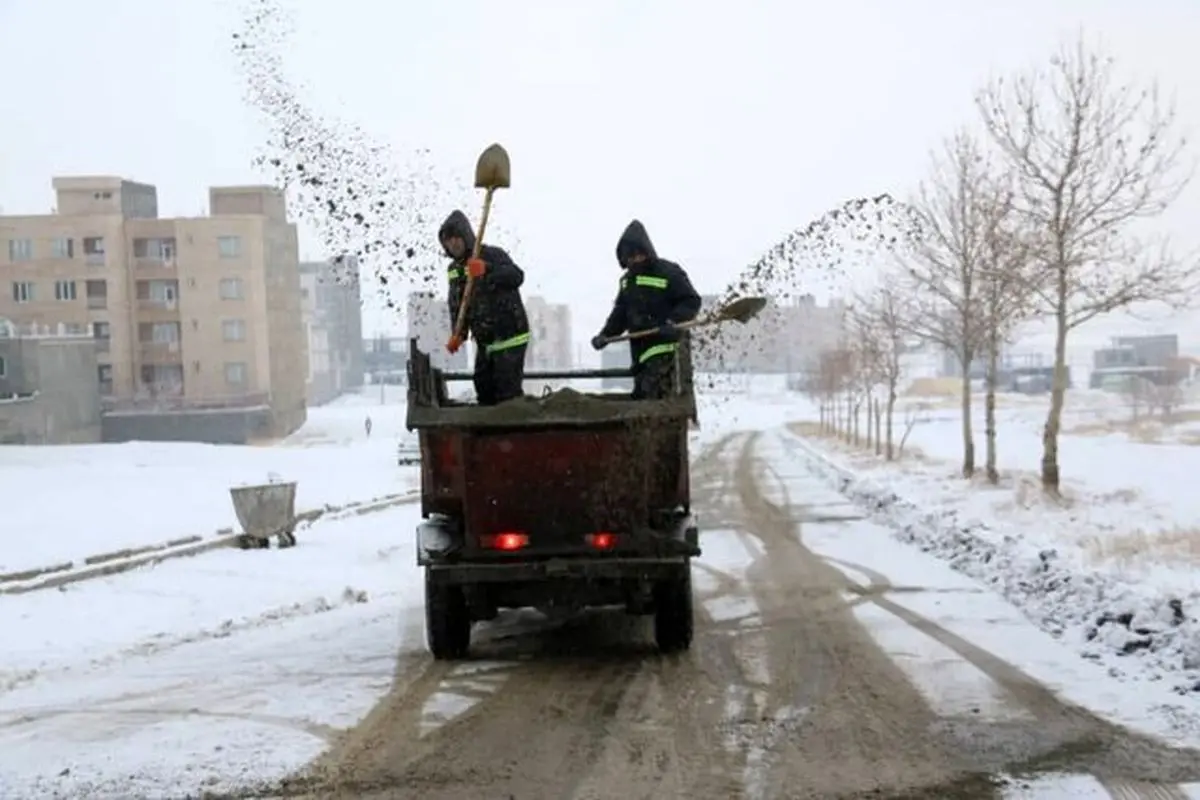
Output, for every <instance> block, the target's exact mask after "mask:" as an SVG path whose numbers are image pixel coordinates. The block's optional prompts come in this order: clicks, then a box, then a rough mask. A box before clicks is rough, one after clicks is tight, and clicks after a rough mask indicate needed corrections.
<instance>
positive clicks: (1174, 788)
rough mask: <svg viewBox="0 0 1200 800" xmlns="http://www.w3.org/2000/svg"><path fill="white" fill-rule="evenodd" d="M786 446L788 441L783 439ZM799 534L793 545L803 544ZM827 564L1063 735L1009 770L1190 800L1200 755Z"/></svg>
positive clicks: (1132, 797)
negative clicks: (1082, 703)
mask: <svg viewBox="0 0 1200 800" xmlns="http://www.w3.org/2000/svg"><path fill="white" fill-rule="evenodd" d="M755 438H756V439H757V438H758V437H755ZM783 441H784V442H785V443H786V441H787V440H786V439H784V440H783ZM785 506H786V504H785ZM799 533H800V532H799V531H798V532H797V539H796V541H797V543H798V546H801V547H803V544H802V538H801V537H800V536H799ZM828 560H829V561H836V563H838V564H840V565H842V566H844V567H847V568H849V569H851V570H853V571H854V572H856V573H858V574H860V575H862V576H864V577H865V578H867V580H868V586H867V587H866V589H865V593H864V592H863V590H856V588H855V584H854V582H853V581H851V580H850V579H849V578H846V583H847V586H846V589H847V591H848V592H852V593H857V594H858V595H859V597H858V600H859V601H860V602H869V603H872V604H874V605H875V606H877V607H879V608H880V609H882V610H884V611H887V612H888V613H890V614H892V615H893V616H895V617H896V618H898V619H900V620H902V621H903V622H904V623H906V624H907V625H909V626H910V627H912V628H913V629H915V630H917V631H920V632H921V633H923V634H925V635H927V636H929V637H930V638H931V639H933V640H935V641H937V642H938V643H939V644H941V645H943V646H945V647H947V648H948V649H950V650H951V651H953V652H954V653H956V654H957V655H958V656H959V657H960V658H961V659H963V660H964V661H965V662H967V663H969V664H971V665H972V666H974V667H975V668H976V669H978V670H979V671H980V672H982V673H983V674H985V675H986V676H988V677H989V678H990V679H991V680H992V681H994V682H995V683H996V685H997V686H999V687H1000V688H1002V689H1003V690H1004V691H1005V692H1006V693H1007V694H1009V695H1010V696H1011V697H1012V698H1013V699H1014V700H1015V701H1016V702H1018V703H1020V704H1021V705H1022V706H1023V707H1024V708H1025V709H1026V710H1027V711H1028V712H1029V713H1030V714H1031V715H1032V716H1033V717H1034V718H1035V719H1036V720H1037V723H1038V726H1039V727H1041V728H1042V729H1044V730H1052V731H1055V732H1056V733H1058V734H1060V735H1062V736H1063V743H1062V744H1061V745H1060V746H1059V747H1058V748H1055V749H1054V750H1052V751H1050V752H1048V753H1045V754H1043V755H1040V756H1033V757H1030V758H1027V759H1022V760H1018V761H1016V762H1015V763H1012V764H1010V765H1008V770H1009V771H1010V772H1013V773H1016V774H1021V773H1022V772H1040V771H1043V770H1047V769H1063V768H1066V769H1065V770H1064V771H1067V770H1069V771H1077V770H1080V769H1082V770H1083V771H1084V773H1085V774H1088V775H1091V776H1093V777H1094V778H1095V779H1096V780H1097V781H1099V783H1100V784H1101V785H1102V786H1103V787H1104V788H1105V790H1106V791H1107V792H1108V793H1109V794H1110V795H1112V796H1113V797H1114V798H1119V799H1120V800H1187V799H1188V797H1189V795H1188V793H1187V792H1186V791H1185V790H1184V789H1183V788H1182V787H1181V786H1179V783H1181V782H1190V781H1196V780H1197V779H1200V753H1197V752H1195V751H1185V750H1176V749H1172V748H1168V747H1166V746H1164V745H1162V744H1160V743H1159V742H1157V741H1155V740H1154V739H1152V738H1151V737H1148V736H1143V735H1140V734H1137V733H1135V732H1132V731H1128V730H1126V729H1123V728H1121V727H1120V726H1117V725H1114V724H1112V723H1110V722H1108V721H1106V720H1103V719H1101V718H1100V717H1098V716H1096V715H1095V714H1093V713H1092V712H1090V711H1088V710H1086V709H1084V708H1082V707H1079V706H1076V705H1073V704H1071V703H1068V702H1066V701H1064V700H1062V699H1061V698H1059V697H1058V696H1057V695H1056V694H1055V693H1054V692H1052V691H1051V690H1050V689H1048V688H1047V687H1045V686H1044V685H1042V684H1041V683H1039V682H1038V681H1036V680H1035V679H1033V678H1032V677H1031V676H1029V675H1028V674H1026V673H1024V672H1023V671H1022V670H1020V669H1019V668H1017V667H1016V666H1014V665H1012V664H1010V663H1008V662H1007V661H1004V660H1003V659H1001V658H1000V657H998V656H997V655H995V654H994V653H991V652H988V651H986V650H984V649H983V648H981V647H979V646H978V645H975V644H974V643H972V642H970V641H968V640H966V639H965V638H963V637H961V636H959V635H958V634H956V633H954V632H952V631H949V630H947V629H946V628H944V627H942V626H940V625H938V624H937V623H935V622H933V621H932V620H930V619H928V618H926V617H924V616H922V615H920V614H918V613H916V612H914V611H912V610H911V609H909V608H907V607H905V606H904V605H902V604H900V603H897V602H895V601H893V600H892V599H891V598H890V597H889V596H888V595H889V594H890V593H891V591H892V590H894V588H895V587H893V586H892V584H891V582H890V580H889V579H888V578H887V576H885V575H883V574H881V573H880V572H878V571H877V570H873V569H870V568H868V567H865V566H863V565H861V564H854V563H849V562H844V561H837V560H834V559H828Z"/></svg>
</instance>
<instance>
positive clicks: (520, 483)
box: [463, 427, 652, 549]
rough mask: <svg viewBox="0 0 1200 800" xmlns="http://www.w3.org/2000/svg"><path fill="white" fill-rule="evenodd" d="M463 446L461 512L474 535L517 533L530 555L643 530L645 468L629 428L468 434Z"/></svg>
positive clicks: (642, 450) (645, 454)
mask: <svg viewBox="0 0 1200 800" xmlns="http://www.w3.org/2000/svg"><path fill="white" fill-rule="evenodd" d="M463 444H464V447H463V450H464V459H465V461H466V475H467V476H468V477H467V484H466V496H465V500H466V502H465V504H464V505H465V509H464V510H465V515H466V523H467V530H468V531H469V532H471V533H472V534H474V535H475V536H481V535H495V534H500V533H508V532H517V533H521V534H524V535H526V536H528V537H529V547H530V549H544V548H547V549H562V548H563V547H575V546H582V545H583V544H584V537H585V536H586V535H588V534H593V533H599V532H608V533H618V534H621V533H628V532H630V531H633V530H637V529H639V528H642V527H644V525H645V523H646V520H647V518H648V510H647V497H648V484H647V479H648V477H649V475H650V470H651V469H652V466H651V464H650V463H648V461H649V456H650V452H649V450H648V448H647V447H646V446H645V444H646V443H645V441H644V437H639V436H638V435H636V433H635V430H634V429H631V428H628V427H612V428H604V429H595V428H588V429H565V430H558V429H552V430H542V431H522V432H520V433H518V434H507V433H475V434H472V435H470V436H467V437H465V441H464V443H463Z"/></svg>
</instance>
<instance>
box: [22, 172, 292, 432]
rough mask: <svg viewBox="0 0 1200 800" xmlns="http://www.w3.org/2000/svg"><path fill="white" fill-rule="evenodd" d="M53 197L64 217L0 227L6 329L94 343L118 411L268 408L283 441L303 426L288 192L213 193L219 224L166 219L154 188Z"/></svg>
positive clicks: (80, 180) (91, 188)
mask: <svg viewBox="0 0 1200 800" xmlns="http://www.w3.org/2000/svg"><path fill="white" fill-rule="evenodd" d="M53 186H54V190H55V194H56V196H57V203H56V206H55V208H54V210H53V211H52V213H50V214H42V215H29V216H0V248H2V249H0V263H3V264H4V270H3V276H4V281H5V282H6V283H8V284H9V286H7V287H3V288H2V289H0V317H5V318H7V319H9V320H11V321H12V322H13V323H14V325H15V326H16V327H17V329H18V331H37V330H39V329H46V328H53V329H57V330H61V331H62V332H64V333H67V334H79V333H83V334H85V335H91V336H92V337H93V338H94V339H95V342H96V349H97V354H98V358H99V363H98V366H97V380H98V382H99V384H100V387H101V391H102V394H103V395H104V397H105V400H106V408H107V409H108V410H109V411H110V412H114V413H124V414H138V413H143V414H150V413H164V412H171V413H175V414H181V413H185V412H194V411H196V410H198V409H206V410H208V411H209V412H211V410H213V409H251V408H256V409H261V410H264V411H265V412H266V420H267V421H266V423H265V425H266V427H268V428H269V429H270V432H271V433H273V434H278V433H282V432H287V431H290V430H293V429H295V428H296V427H298V426H299V425H300V424H301V423H302V422H303V421H304V418H305V402H304V398H305V377H306V375H307V372H308V356H307V348H306V344H305V336H304V328H303V324H302V320H301V295H300V281H299V274H298V263H299V257H298V247H297V238H296V227H295V225H293V224H291V223H290V222H288V220H287V210H286V204H285V201H284V197H283V194H282V193H281V192H280V191H279V190H277V189H274V188H271V187H264V186H236V187H213V188H211V189H210V190H209V216H207V217H197V218H173V219H162V218H159V217H158V197H157V190H156V189H155V187H154V186H152V185H150V184H145V183H137V182H134V181H129V180H124V179H122V178H118V177H109V176H84V177H58V178H54V180H53ZM184 427H186V426H184ZM155 438H175V437H171V436H165V435H164V436H163V437H155ZM178 438H188V437H187V436H186V435H184V434H182V433H180V434H179V436H178Z"/></svg>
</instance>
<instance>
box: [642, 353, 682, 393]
mask: <svg viewBox="0 0 1200 800" xmlns="http://www.w3.org/2000/svg"><path fill="white" fill-rule="evenodd" d="M674 387H675V354H674V353H663V354H662V355H658V356H652V357H650V358H648V359H646V360H645V361H643V362H642V363H641V364H638V365H637V366H636V367H635V368H634V370H633V399H634V400H662V399H664V398H666V397H670V396H671V392H672V390H673V389H674Z"/></svg>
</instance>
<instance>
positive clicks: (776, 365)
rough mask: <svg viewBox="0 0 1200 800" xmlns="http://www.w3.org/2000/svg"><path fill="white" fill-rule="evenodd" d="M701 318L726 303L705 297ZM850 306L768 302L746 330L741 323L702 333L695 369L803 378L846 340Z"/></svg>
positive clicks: (801, 299)
mask: <svg viewBox="0 0 1200 800" xmlns="http://www.w3.org/2000/svg"><path fill="white" fill-rule="evenodd" d="M701 299H702V303H703V305H702V306H701V308H702V310H701V312H700V313H701V315H703V314H705V313H708V312H709V311H711V310H714V309H715V308H716V307H717V306H718V304H719V302H720V298H718V297H717V296H715V295H705V296H703V297H702V298H701ZM845 314H846V306H845V303H844V302H843V301H841V300H837V299H835V300H833V301H831V302H830V303H829V305H825V306H823V305H818V304H817V302H816V299H815V298H813V296H812V295H804V296H802V297H799V298H796V299H795V300H794V301H793V302H792V303H790V304H787V305H776V304H774V303H768V305H767V307H766V308H765V309H763V311H762V312H761V313H760V314H759V315H758V317H756V318H755V319H753V320H751V321H750V322H749V323H747V324H745V325H740V324H738V323H736V322H731V323H727V324H724V325H721V326H719V327H716V328H711V329H708V330H705V331H698V332H697V333H696V335H695V336H694V337H693V338H694V346H695V349H694V355H693V364H694V365H695V370H696V371H697V372H746V373H755V374H765V373H774V374H781V373H800V372H806V371H811V370H815V369H816V365H817V359H818V358H819V356H820V354H821V353H822V352H825V351H827V350H831V349H833V348H835V347H837V346H838V343H839V342H840V341H841V339H842V336H843V325H844V319H845Z"/></svg>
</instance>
